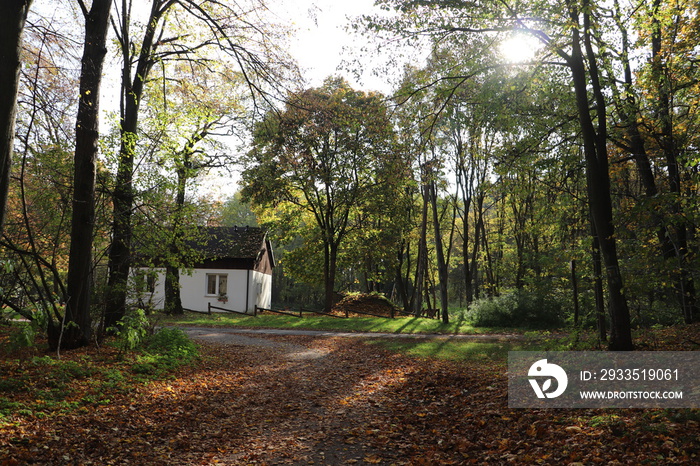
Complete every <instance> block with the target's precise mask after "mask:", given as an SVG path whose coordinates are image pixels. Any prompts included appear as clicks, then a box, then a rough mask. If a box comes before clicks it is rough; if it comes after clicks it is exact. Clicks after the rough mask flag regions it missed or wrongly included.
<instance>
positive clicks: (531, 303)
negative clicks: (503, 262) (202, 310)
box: [468, 290, 563, 328]
mask: <svg viewBox="0 0 700 466" xmlns="http://www.w3.org/2000/svg"><path fill="white" fill-rule="evenodd" d="M468 316H469V319H470V320H471V321H472V324H473V325H474V326H477V327H527V328H551V327H557V326H561V325H562V324H563V318H562V306H561V303H559V302H558V301H557V300H555V299H553V298H551V297H547V296H543V295H538V294H534V293H530V292H527V291H525V290H515V291H512V292H510V293H506V294H503V295H501V296H496V297H493V298H486V299H481V300H479V301H476V302H474V303H473V304H472V305H471V307H470V309H469V313H468Z"/></svg>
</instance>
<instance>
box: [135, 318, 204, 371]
mask: <svg viewBox="0 0 700 466" xmlns="http://www.w3.org/2000/svg"><path fill="white" fill-rule="evenodd" d="M197 358H199V351H198V350H197V346H196V345H195V344H194V343H193V342H192V340H190V339H189V337H188V336H187V335H185V334H184V333H183V332H182V330H180V329H178V328H167V327H166V328H162V329H160V330H159V331H158V332H156V333H155V334H154V335H152V336H151V337H150V338H148V339H147V340H146V341H145V342H144V352H143V354H141V355H139V356H138V357H137V359H136V362H135V363H134V364H133V365H132V367H131V369H132V371H133V372H134V373H136V374H142V375H159V374H162V373H163V372H166V371H171V370H174V369H176V368H178V367H180V366H183V365H186V364H190V363H191V362H192V361H194V360H196V359H197Z"/></svg>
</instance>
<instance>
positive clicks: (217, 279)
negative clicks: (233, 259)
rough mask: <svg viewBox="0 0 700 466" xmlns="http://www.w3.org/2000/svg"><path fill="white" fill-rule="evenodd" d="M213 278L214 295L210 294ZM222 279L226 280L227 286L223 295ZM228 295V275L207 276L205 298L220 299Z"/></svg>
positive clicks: (209, 274) (213, 274) (215, 274)
mask: <svg viewBox="0 0 700 466" xmlns="http://www.w3.org/2000/svg"><path fill="white" fill-rule="evenodd" d="M212 278H213V280H214V282H213V285H214V293H210V292H209V291H210V289H211V285H212V283H211V279H212ZM222 279H223V280H224V281H223V283H224V284H225V286H224V292H223V294H222V293H221V288H222V287H221V284H222ZM227 294H228V273H208V274H206V277H205V279H204V296H207V297H219V296H226V295H227Z"/></svg>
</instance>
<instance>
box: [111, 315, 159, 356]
mask: <svg viewBox="0 0 700 466" xmlns="http://www.w3.org/2000/svg"><path fill="white" fill-rule="evenodd" d="M150 326H151V323H150V322H149V321H148V317H146V313H145V312H144V311H143V309H135V310H134V311H132V312H131V313H130V314H127V315H125V316H124V317H122V318H121V319H120V320H119V322H118V323H117V325H116V327H110V328H109V329H108V330H109V331H111V332H113V333H114V334H115V335H116V336H117V338H118V339H119V341H120V342H121V345H122V349H123V350H124V351H129V350H133V349H135V348H136V347H137V346H139V345H140V344H141V343H142V342H143V341H144V340H145V338H146V337H147V336H148V330H149V328H150Z"/></svg>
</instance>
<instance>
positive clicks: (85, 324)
mask: <svg viewBox="0 0 700 466" xmlns="http://www.w3.org/2000/svg"><path fill="white" fill-rule="evenodd" d="M78 5H79V6H80V9H81V11H82V13H83V16H84V18H85V42H84V44H85V45H84V49H83V57H82V67H81V74H80V100H79V101H78V117H77V122H76V126H75V128H76V129H75V157H74V176H73V214H72V221H71V247H70V259H69V263H68V277H67V279H66V293H67V296H66V309H65V316H64V318H63V320H62V322H61V323H60V325H57V326H54V325H53V320H50V321H49V328H48V334H49V346H50V347H51V348H59V347H60V348H76V347H79V346H84V345H86V344H87V343H88V342H89V340H90V337H91V334H92V325H91V322H90V294H91V292H92V288H91V284H92V279H91V277H92V239H93V231H94V226H95V177H96V166H95V163H96V160H97V153H98V150H99V147H98V140H99V129H100V128H99V114H100V85H101V83H102V68H103V64H104V59H105V56H106V55H107V46H106V43H107V34H108V31H109V15H110V10H111V8H112V0H93V2H92V5H91V6H90V8H89V9H88V7H87V5H86V4H85V2H84V1H83V0H78Z"/></svg>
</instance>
